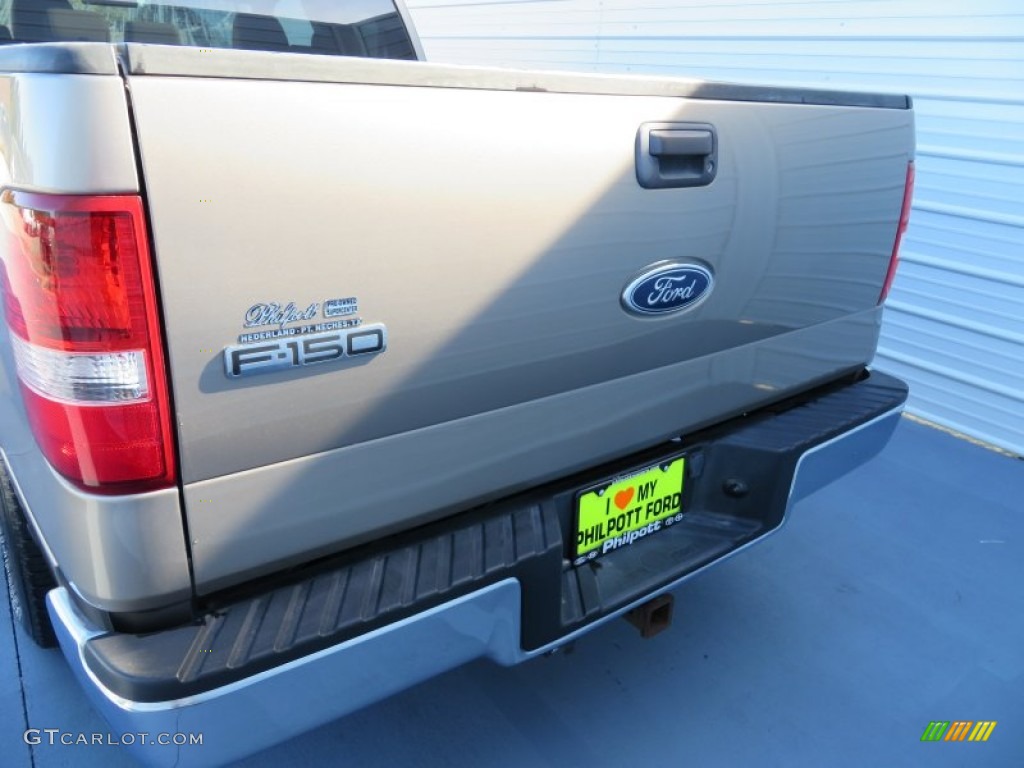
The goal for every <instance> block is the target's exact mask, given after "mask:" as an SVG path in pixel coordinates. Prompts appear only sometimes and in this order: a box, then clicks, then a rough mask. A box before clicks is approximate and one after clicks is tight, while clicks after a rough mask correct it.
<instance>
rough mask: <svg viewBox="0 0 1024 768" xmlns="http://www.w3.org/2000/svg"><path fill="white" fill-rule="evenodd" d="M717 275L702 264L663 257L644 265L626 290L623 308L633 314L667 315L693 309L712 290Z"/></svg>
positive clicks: (623, 296) (623, 292) (623, 294)
mask: <svg viewBox="0 0 1024 768" xmlns="http://www.w3.org/2000/svg"><path fill="white" fill-rule="evenodd" d="M714 284H715V279H714V277H713V276H712V274H711V270H709V269H707V268H706V267H703V266H701V265H700V264H692V263H691V264H683V263H679V262H674V261H662V262H658V263H657V264H652V265H651V266H649V267H647V268H646V269H644V271H643V272H641V273H640V274H639V275H637V276H636V277H635V278H634V279H633V280H632V281H631V282H630V283H629V285H627V286H626V288H625V289H624V290H623V291H622V308H623V309H624V310H626V311H627V312H629V313H630V314H633V315H640V316H647V317H650V316H655V315H667V314H670V313H673V312H682V311H683V310H685V309H693V308H694V307H696V306H697V305H698V304H700V303H701V302H702V301H704V299H706V298H707V297H708V296H709V295H710V294H711V289H712V288H713V287H714Z"/></svg>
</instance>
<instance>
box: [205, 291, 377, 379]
mask: <svg viewBox="0 0 1024 768" xmlns="http://www.w3.org/2000/svg"><path fill="white" fill-rule="evenodd" d="M358 311H359V302H358V300H357V299H356V298H355V297H349V298H344V299H327V300H326V301H324V302H322V303H319V302H313V303H312V304H306V305H301V304H296V303H295V302H288V303H287V304H280V303H278V302H266V303H258V304H253V305H252V306H251V307H249V309H248V310H246V312H245V319H244V320H243V323H242V326H243V327H244V328H253V329H257V328H258V329H262V330H253V331H248V332H246V333H242V334H241V335H239V337H238V342H239V343H238V344H234V345H231V346H229V347H225V349H224V371H225V373H227V375H228V377H229V378H238V377H240V376H249V375H250V374H254V373H270V372H271V371H281V370H287V369H289V368H299V367H303V366H307V365H314V364H317V363H329V362H331V361H335V360H342V359H344V358H352V357H363V356H366V355H376V354H379V353H381V352H383V351H384V350H385V349H386V348H387V328H386V327H385V326H384V324H383V323H372V324H369V325H364V324H363V320H362V318H360V317H358V316H357V315H356V313H357V312H358Z"/></svg>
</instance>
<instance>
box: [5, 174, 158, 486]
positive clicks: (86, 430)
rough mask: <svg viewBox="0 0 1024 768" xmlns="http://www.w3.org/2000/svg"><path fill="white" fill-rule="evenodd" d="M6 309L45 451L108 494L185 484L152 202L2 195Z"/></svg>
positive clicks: (81, 481)
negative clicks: (147, 206)
mask: <svg viewBox="0 0 1024 768" xmlns="http://www.w3.org/2000/svg"><path fill="white" fill-rule="evenodd" d="M0 238H2V240H0V260H2V264H3V269H2V270H0V279H2V283H3V286H2V289H3V299H4V309H5V312H6V316H7V325H8V328H9V329H10V335H11V347H12V350H13V353H14V360H15V363H16V365H17V370H18V378H19V380H20V382H21V390H22V396H23V398H24V402H25V408H26V410H27V412H28V417H29V422H30V423H31V426H32V431H33V433H34V434H35V438H36V441H37V442H38V443H39V447H40V448H41V449H42V451H43V454H44V455H45V456H46V458H47V459H48V460H49V461H50V463H51V464H52V465H53V466H54V468H55V469H56V470H57V471H58V472H60V473H61V474H62V475H64V476H65V477H67V478H68V479H69V480H71V481H72V482H74V483H75V484H76V485H78V486H80V487H82V488H84V489H86V490H90V491H93V492H99V493H126V492H137V491H142V490H153V489H156V488H164V487H168V486H170V485H173V484H174V482H175V477H176V475H175V472H176V470H175V466H174V451H173V445H172V438H171V423H170V403H169V399H168V394H167V384H166V380H165V378H164V370H165V368H164V356H163V347H162V345H161V340H160V321H159V316H158V314H157V309H156V290H155V286H154V283H153V274H152V266H151V263H150V257H149V246H148V244H147V243H148V241H147V238H146V229H145V219H144V217H143V210H142V201H141V199H140V198H139V197H137V196H133V195H109V196H91V197H71V196H63V195H42V194H33V193H27V192H13V191H10V190H8V191H5V192H4V193H3V195H2V196H0Z"/></svg>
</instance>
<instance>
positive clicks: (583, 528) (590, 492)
mask: <svg viewBox="0 0 1024 768" xmlns="http://www.w3.org/2000/svg"><path fill="white" fill-rule="evenodd" d="M685 469H686V458H685V457H684V456H678V457H676V458H673V459H667V460H666V461H665V462H663V463H661V464H657V465H655V466H653V467H646V468H644V469H640V470H638V471H636V472H630V473H629V474H628V475H623V476H620V477H617V478H615V479H614V480H612V481H610V482H607V483H604V484H602V485H599V486H595V487H594V488H590V489H587V490H585V491H582V492H580V494H579V495H578V496H577V497H576V556H575V559H574V563H575V564H576V565H581V564H582V563H585V562H587V561H588V560H593V559H594V558H596V557H600V556H601V555H606V554H608V553H609V552H614V551H615V550H616V549H621V548H622V547H628V546H630V545H632V544H635V543H636V542H638V541H641V540H642V539H645V538H647V537H648V536H651V535H653V534H655V533H658V532H659V531H661V530H664V529H665V528H666V527H668V526H670V525H673V524H674V523H678V522H679V521H680V520H682V519H683V479H684V477H685Z"/></svg>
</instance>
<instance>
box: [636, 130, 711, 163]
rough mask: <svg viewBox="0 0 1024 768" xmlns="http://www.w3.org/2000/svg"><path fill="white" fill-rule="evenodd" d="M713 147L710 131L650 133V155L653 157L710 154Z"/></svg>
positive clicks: (702, 155)
mask: <svg viewBox="0 0 1024 768" xmlns="http://www.w3.org/2000/svg"><path fill="white" fill-rule="evenodd" d="M713 146H714V144H713V142H712V141H711V131H651V154H652V155H654V156H655V157H668V156H670V155H700V156H701V157H705V156H707V155H710V154H711V149H712V147H713Z"/></svg>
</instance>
